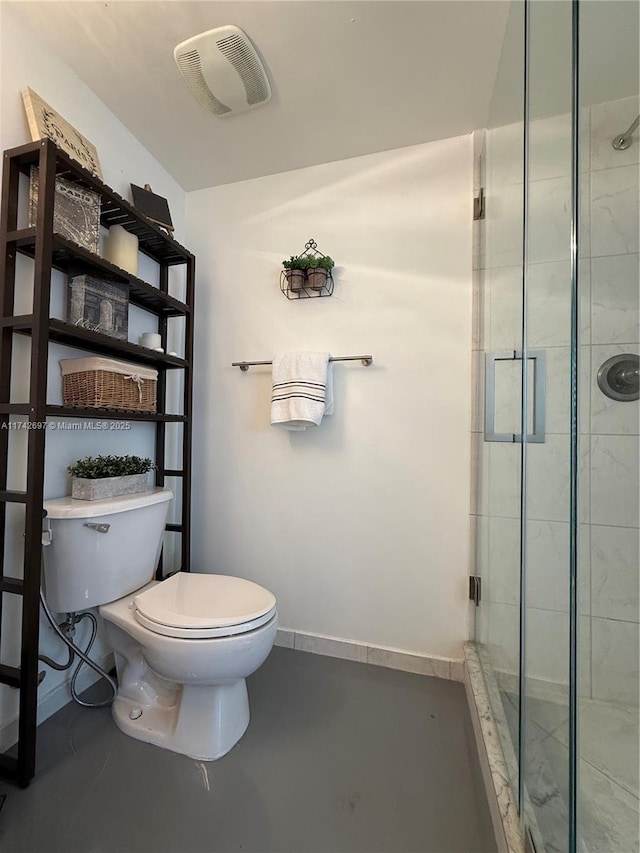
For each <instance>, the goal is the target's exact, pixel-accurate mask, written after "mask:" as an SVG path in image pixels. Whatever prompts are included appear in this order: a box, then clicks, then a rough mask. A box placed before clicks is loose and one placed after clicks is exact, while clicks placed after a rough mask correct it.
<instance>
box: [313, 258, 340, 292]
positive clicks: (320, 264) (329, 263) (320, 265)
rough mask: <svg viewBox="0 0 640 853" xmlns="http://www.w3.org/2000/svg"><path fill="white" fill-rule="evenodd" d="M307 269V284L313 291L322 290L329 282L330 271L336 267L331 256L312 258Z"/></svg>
mask: <svg viewBox="0 0 640 853" xmlns="http://www.w3.org/2000/svg"><path fill="white" fill-rule="evenodd" d="M307 257H309V258H310V260H309V266H308V267H307V282H308V284H309V286H310V287H311V288H312V289H313V290H322V288H323V287H324V286H325V284H326V282H327V276H328V275H329V271H330V270H332V269H333V267H334V266H335V264H334V262H333V259H332V258H330V257H329V255H316V256H311V255H308V256H307Z"/></svg>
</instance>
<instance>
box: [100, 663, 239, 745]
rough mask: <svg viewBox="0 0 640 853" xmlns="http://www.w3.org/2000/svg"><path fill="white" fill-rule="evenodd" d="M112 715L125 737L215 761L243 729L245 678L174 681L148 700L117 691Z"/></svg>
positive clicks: (235, 741) (233, 743) (234, 741)
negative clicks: (202, 682) (211, 681)
mask: <svg viewBox="0 0 640 853" xmlns="http://www.w3.org/2000/svg"><path fill="white" fill-rule="evenodd" d="M111 714H112V716H113V719H114V722H115V724H116V725H117V726H118V728H119V729H120V731H122V732H124V734H126V735H129V737H133V738H136V740H141V741H144V742H145V743H152V744H154V745H155V746H160V747H162V748H163V749H170V750H171V751H172V752H179V753H181V754H182V755H188V756H189V757H190V758H196V759H198V760H199V761H215V760H216V759H217V758H222V756H223V755H226V754H227V752H229V750H231V749H232V748H233V747H234V746H235V745H236V744H237V743H238V741H239V740H240V738H241V737H242V735H243V734H244V733H245V731H246V730H247V726H248V725H249V717H250V713H249V697H248V696H247V685H246V682H245V679H244V678H240V679H238V680H237V681H232V682H228V683H225V684H216V685H194V684H185V685H176V687H175V691H174V692H173V696H171V694H169V696H167V695H166V694H165V696H164V697H163V698H162V701H159V702H154V703H152V704H142V703H141V702H139V701H135V700H133V699H129V698H127V697H126V696H122V695H116V698H115V699H114V701H113V705H112V707H111Z"/></svg>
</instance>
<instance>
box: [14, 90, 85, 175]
mask: <svg viewBox="0 0 640 853" xmlns="http://www.w3.org/2000/svg"><path fill="white" fill-rule="evenodd" d="M22 100H23V101H24V108H25V111H26V113H27V121H28V122H29V130H30V131H31V139H32V140H33V141H34V142H35V141H36V140H37V139H42V137H43V136H44V137H46V138H47V139H50V140H51V141H52V142H55V143H56V145H57V146H58V147H59V148H61V149H62V150H63V151H65V152H66V153H67V154H68V155H69V156H70V157H73V159H74V160H77V162H78V163H80V165H81V166H84V168H85V169H88V170H89V172H91V173H92V174H94V175H97V176H98V177H99V178H102V170H101V169H100V163H99V161H98V152H97V151H96V148H95V145H92V144H91V143H90V142H89V140H88V139H85V137H84V136H83V135H82V134H81V133H80V132H79V131H77V130H76V129H75V127H72V126H71V125H70V124H69V122H68V121H65V119H63V118H62V116H61V115H59V114H58V113H57V112H56V111H55V110H54V109H53V107H50V106H49V104H48V103H47V102H46V101H43V100H42V98H41V97H40V95H38V94H36V93H35V92H34V91H33V89H30V88H29V87H28V86H27V88H26V89H25V90H24V92H23V93H22Z"/></svg>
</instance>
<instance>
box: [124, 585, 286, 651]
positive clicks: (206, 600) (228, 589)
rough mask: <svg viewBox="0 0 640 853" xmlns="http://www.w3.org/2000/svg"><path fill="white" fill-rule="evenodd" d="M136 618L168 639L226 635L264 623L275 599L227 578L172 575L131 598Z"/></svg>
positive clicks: (269, 616)
mask: <svg viewBox="0 0 640 853" xmlns="http://www.w3.org/2000/svg"><path fill="white" fill-rule="evenodd" d="M133 601H134V605H135V609H136V617H137V618H138V619H139V621H140V622H141V623H142V624H143V625H145V626H146V627H148V628H150V629H151V630H154V631H156V632H157V633H161V634H167V635H169V636H183V637H184V636H191V637H194V638H196V637H206V636H211V637H214V636H228V635H232V634H238V633H244V632H245V631H251V630H253V629H254V628H257V627H259V625H263V624H264V623H265V622H267V621H268V620H269V619H270V618H271V617H272V615H273V614H274V613H275V609H276V598H275V596H274V595H273V593H271V592H269V590H268V589H265V588H264V587H262V586H259V585H258V584H257V583H253V582H252V581H248V580H245V579H244V578H235V577H230V576H228V575H209V574H190V573H188V572H178V573H177V574H175V575H172V576H171V577H170V578H167V580H165V581H162V582H161V583H158V584H155V585H154V586H153V587H151V588H149V589H147V590H145V591H144V592H142V593H140V595H137V596H136V597H135V598H134V600H133Z"/></svg>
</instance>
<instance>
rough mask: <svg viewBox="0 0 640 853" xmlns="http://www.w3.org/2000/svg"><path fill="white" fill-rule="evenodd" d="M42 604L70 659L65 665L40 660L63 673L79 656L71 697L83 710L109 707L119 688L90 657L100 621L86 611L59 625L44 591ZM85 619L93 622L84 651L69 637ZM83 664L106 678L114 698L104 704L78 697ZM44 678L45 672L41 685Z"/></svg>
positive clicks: (41, 677)
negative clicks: (78, 683)
mask: <svg viewBox="0 0 640 853" xmlns="http://www.w3.org/2000/svg"><path fill="white" fill-rule="evenodd" d="M40 604H41V606H42V610H43V611H44V615H45V616H46V617H47V621H48V622H49V624H50V625H51V627H52V628H53V630H54V631H55V633H56V634H57V635H58V637H60V639H61V640H62V642H63V643H64V644H65V645H66V646H67V647H68V649H69V659H68V660H67V661H66V662H65V663H58V662H57V661H55V660H52V659H51V658H50V657H48V656H47V655H38V660H41V661H42V662H43V663H44V664H46V665H47V666H50V667H52V668H53V669H56V670H58V671H59V672H62V671H63V670H66V669H69V668H70V667H71V666H72V664H73V661H74V659H75V656H76V655H77V656H78V657H79V658H80V663H79V664H78V665H77V667H76V668H75V670H74V672H73V675H72V676H71V684H70V688H71V696H72V697H73V699H74V701H75V702H77V703H78V705H82V707H83V708H105V707H106V706H107V705H110V704H111V703H112V702H113V700H114V698H115V695H116V692H117V690H118V686H117V684H116V683H115V681H114V680H113V678H111V676H110V675H109V673H108V672H106V671H105V670H104V669H102V667H101V666H99V665H98V664H97V663H96V662H95V661H92V660H91V658H90V657H89V652H90V651H91V647H92V646H93V643H94V641H95V638H96V634H97V632H98V620H97V619H96V617H95V616H94V614H93V613H89V612H88V611H85V612H84V613H68V614H67V621H66V622H63V623H62V625H58V623H57V622H56V620H55V619H54V617H53V614H52V613H51V611H50V610H49V606H48V605H47V602H46V601H45V598H44V595H43V593H42V590H40ZM83 619H88V620H89V621H90V622H91V637H90V638H89V642H88V643H87V647H86V648H85V649H84V651H83V650H82V649H81V648H79V647H78V646H76V644H75V643H74V642H73V640H71V639H69V636H68V635H69V634H70V635H71V636H73V634H74V632H75V627H76V625H77V624H78V622H81V621H82V620H83ZM83 663H86V664H87V666H90V667H91V669H93V670H95V671H96V672H97V673H98V675H99V676H100V677H101V678H104V679H105V680H106V681H107V682H108V683H109V687H110V688H111V691H112V693H113V695H112V696H110V697H109V698H108V699H104V700H103V701H102V702H85V701H84V700H83V699H81V698H80V697H79V696H78V693H77V691H76V680H77V678H78V673H79V672H80V669H81V667H82V664H83ZM43 678H44V672H43V673H41V676H40V678H39V679H38V683H40V682H41V681H42V679H43Z"/></svg>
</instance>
